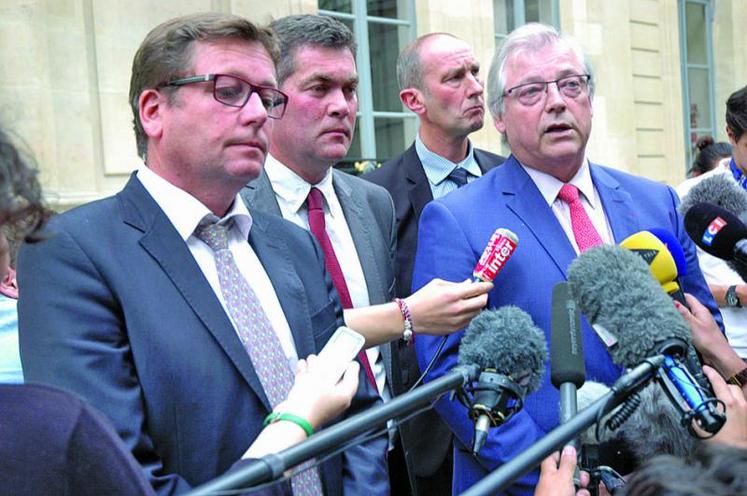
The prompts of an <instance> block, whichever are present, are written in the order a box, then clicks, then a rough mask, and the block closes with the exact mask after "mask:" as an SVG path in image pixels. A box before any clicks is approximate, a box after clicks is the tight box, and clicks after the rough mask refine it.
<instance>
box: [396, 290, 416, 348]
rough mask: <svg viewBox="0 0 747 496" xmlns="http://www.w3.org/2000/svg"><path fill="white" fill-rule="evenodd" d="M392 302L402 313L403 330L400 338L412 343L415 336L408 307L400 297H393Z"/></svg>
mask: <svg viewBox="0 0 747 496" xmlns="http://www.w3.org/2000/svg"><path fill="white" fill-rule="evenodd" d="M394 302H395V303H396V304H397V306H398V307H399V311H400V313H401V314H402V319H403V320H404V321H405V330H404V332H403V333H402V340H403V341H404V342H405V343H407V344H410V343H412V340H413V338H414V337H415V334H414V332H415V331H414V329H413V325H412V314H411V313H410V308H409V307H408V306H407V303H406V302H405V300H403V299H402V298H395V299H394Z"/></svg>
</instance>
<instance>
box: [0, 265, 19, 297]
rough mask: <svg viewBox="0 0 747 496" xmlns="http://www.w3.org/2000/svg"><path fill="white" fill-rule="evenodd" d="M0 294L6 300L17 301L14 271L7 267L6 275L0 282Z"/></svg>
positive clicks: (16, 283) (16, 284)
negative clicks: (6, 298) (5, 297)
mask: <svg viewBox="0 0 747 496" xmlns="http://www.w3.org/2000/svg"><path fill="white" fill-rule="evenodd" d="M0 293H2V294H4V295H5V296H7V297H8V298H13V299H15V300H17V299H18V282H17V281H16V269H14V268H13V267H8V273H7V274H6V275H5V278H3V280H2V281H0Z"/></svg>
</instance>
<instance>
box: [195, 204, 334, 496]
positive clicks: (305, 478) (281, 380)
mask: <svg viewBox="0 0 747 496" xmlns="http://www.w3.org/2000/svg"><path fill="white" fill-rule="evenodd" d="M217 221H218V218H217V217H216V216H215V215H212V214H208V215H206V216H205V218H204V219H203V220H202V221H201V222H200V224H199V225H198V226H197V228H196V229H195V236H197V237H198V238H199V239H201V240H202V241H204V242H205V244H206V245H208V246H209V247H210V248H211V249H212V250H213V257H214V258H215V266H216V268H217V270H218V281H219V283H220V291H221V294H222V295H223V299H224V301H225V303H226V307H227V308H228V313H229V314H230V315H231V318H232V319H233V322H234V325H235V326H236V330H237V331H238V334H239V337H240V338H241V342H242V343H243V344H244V348H246V351H247V353H248V354H249V358H250V359H251V361H252V365H254V370H255V371H256V372H257V377H259V382H260V383H261V384H262V388H263V389H264V391H265V394H266V395H267V399H268V400H269V401H270V405H272V407H273V408H274V407H275V406H276V405H277V404H278V403H280V402H281V401H283V400H284V399H285V398H286V397H287V396H288V392H289V391H290V389H291V386H292V385H293V380H294V376H293V372H292V371H291V368H290V364H289V363H288V358H287V357H286V356H285V353H283V348H282V346H281V345H280V340H279V339H278V336H277V334H275V330H274V329H273V328H272V324H271V323H270V320H269V319H268V318H267V314H265V312H264V310H263V309H262V304H261V303H260V301H259V298H257V295H256V294H255V293H254V291H253V290H252V288H251V286H250V285H249V283H248V282H247V281H246V279H245V278H244V276H243V275H242V274H241V271H240V270H239V267H238V266H237V265H236V260H235V259H234V257H233V253H231V250H230V249H229V248H228V230H229V229H230V227H231V221H229V223H226V224H217ZM307 465H310V463H309V462H307V464H305V465H302V466H301V468H302V469H303V468H305V467H306V466H307ZM291 485H292V487H293V494H294V495H295V496H318V495H320V494H322V483H321V479H320V478H319V471H318V470H317V468H311V469H309V470H305V471H303V472H301V473H299V474H298V475H295V476H293V477H292V478H291Z"/></svg>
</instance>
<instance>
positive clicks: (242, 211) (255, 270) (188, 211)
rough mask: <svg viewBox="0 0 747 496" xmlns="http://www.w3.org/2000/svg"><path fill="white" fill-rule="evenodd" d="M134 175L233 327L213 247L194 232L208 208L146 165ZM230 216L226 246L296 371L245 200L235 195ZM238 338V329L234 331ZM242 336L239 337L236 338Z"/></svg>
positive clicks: (285, 324)
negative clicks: (251, 239) (251, 237)
mask: <svg viewBox="0 0 747 496" xmlns="http://www.w3.org/2000/svg"><path fill="white" fill-rule="evenodd" d="M137 178H138V180H140V182H141V183H142V184H143V186H144V187H145V189H146V191H148V193H149V194H150V195H151V196H152V197H153V199H154V200H155V201H156V203H158V206H159V207H161V210H163V212H164V213H165V214H166V217H168V219H169V221H170V222H171V224H172V225H173V226H174V228H176V230H177V232H178V233H179V235H180V236H181V237H182V239H183V240H184V241H185V242H186V243H187V247H188V248H189V251H190V252H191V253H192V256H193V257H194V258H195V261H196V262H197V265H199V266H200V270H201V271H202V273H203V274H204V275H205V278H206V279H207V281H208V283H210V287H212V288H213V292H214V293H215V296H217V297H218V300H219V301H220V304H221V305H222V306H223V310H224V311H225V312H226V315H228V318H229V319H231V323H232V324H233V326H234V329H236V324H235V322H234V321H233V319H232V318H231V314H230V313H229V311H228V308H227V307H226V302H225V300H224V299H223V294H222V293H221V289H220V282H219V281H218V270H217V268H216V266H215V259H214V258H213V250H212V249H211V248H210V247H209V246H208V245H206V244H205V243H204V242H203V241H202V240H201V239H199V238H198V237H197V236H195V235H194V231H195V228H197V225H198V224H199V223H200V221H201V220H202V219H203V218H204V217H205V215H207V214H210V213H212V212H210V210H209V209H208V208H207V207H206V206H205V205H203V204H202V203H201V202H200V201H199V200H198V199H197V198H195V197H194V196H192V195H190V194H189V193H187V192H186V191H184V190H182V189H179V188H177V187H176V186H174V185H173V184H171V183H169V182H168V181H166V180H165V179H163V178H162V177H160V176H159V175H157V174H156V173H155V172H153V171H152V170H150V169H149V168H148V167H145V166H143V167H141V168H140V169H138V172H137ZM231 218H232V219H233V225H232V226H231V229H229V231H228V248H229V249H230V250H231V253H232V254H233V256H234V259H235V260H236V265H237V266H238V267H239V270H240V271H241V274H242V275H243V276H244V278H245V279H246V282H247V283H248V284H249V286H251V288H252V290H253V291H254V293H255V294H256V295H257V298H258V299H259V301H260V304H261V305H262V308H263V309H264V311H265V314H266V315H267V318H268V319H269V320H270V322H271V323H272V328H273V329H274V330H275V333H276V334H277V336H278V339H279V340H280V345H281V346H282V348H283V353H285V356H286V357H287V358H288V363H289V364H290V365H291V367H292V370H295V364H296V362H297V361H298V355H297V353H296V345H295V344H294V342H293V335H292V334H291V332H290V327H289V326H288V321H287V320H286V318H285V314H284V313H283V308H282V307H281V306H280V301H278V297H277V294H275V289H274V288H273V286H272V283H271V282H270V278H269V277H268V276H267V272H266V271H265V268H264V267H263V266H262V263H261V262H260V261H259V259H258V258H257V254H256V253H254V249H252V246H251V245H250V244H249V242H248V239H249V230H250V229H251V227H252V217H251V215H249V211H248V210H247V209H246V206H245V205H244V202H243V201H242V200H241V198H240V197H239V196H238V195H236V199H235V200H234V202H233V205H232V206H231V208H230V209H229V210H228V212H227V213H226V215H224V216H223V217H222V218H221V221H225V220H227V219H231ZM236 336H237V338H238V331H237V334H236ZM238 339H241V338H238Z"/></svg>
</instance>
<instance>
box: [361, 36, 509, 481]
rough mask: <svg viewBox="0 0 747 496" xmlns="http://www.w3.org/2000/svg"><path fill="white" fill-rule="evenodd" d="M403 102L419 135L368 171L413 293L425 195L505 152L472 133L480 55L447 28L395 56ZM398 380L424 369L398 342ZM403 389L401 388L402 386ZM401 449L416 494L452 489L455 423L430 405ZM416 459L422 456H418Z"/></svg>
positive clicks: (407, 380)
mask: <svg viewBox="0 0 747 496" xmlns="http://www.w3.org/2000/svg"><path fill="white" fill-rule="evenodd" d="M397 78H398V80H399V86H400V94H399V96H400V99H401V100H402V103H403V104H404V105H405V106H406V107H407V108H409V109H410V110H411V111H413V112H414V113H415V114H417V116H418V119H419V121H420V128H419V131H418V135H417V137H416V139H415V143H413V145H412V146H411V147H410V148H408V149H407V151H405V152H404V153H403V154H402V155H400V156H398V157H396V158H394V159H392V160H390V161H389V162H387V163H385V164H384V165H383V166H382V167H381V168H380V169H378V170H375V171H373V172H371V173H370V174H367V175H365V176H364V179H368V180H369V181H371V182H373V183H375V184H378V185H380V186H383V187H384V188H386V189H387V191H389V193H390V194H391V195H392V199H393V200H394V210H395V214H396V217H397V256H396V279H397V284H396V288H395V291H396V294H397V296H399V297H401V298H404V297H406V296H409V295H410V294H411V293H412V288H411V285H412V268H413V265H414V262H415V249H416V246H417V240H418V221H419V220H420V213H421V212H422V211H423V208H424V207H425V205H426V203H428V202H430V201H431V200H433V198H438V197H440V196H443V195H445V194H447V193H449V192H450V191H453V190H454V189H456V188H458V187H459V186H461V185H463V184H465V183H466V182H470V181H472V180H473V179H476V178H478V177H480V176H482V174H483V173H485V172H487V171H488V170H490V169H492V168H493V167H495V166H496V165H498V164H500V163H502V162H503V161H504V158H503V157H501V156H499V155H495V154H493V153H490V152H487V151H484V150H480V149H477V148H474V147H473V146H472V144H471V143H470V141H469V135H470V134H471V133H473V132H474V131H477V130H478V129H480V128H482V126H483V115H484V112H485V109H484V103H483V82H482V79H481V77H480V63H479V62H478V61H477V59H476V58H475V55H474V54H473V53H472V49H471V48H470V47H469V45H467V44H466V43H465V42H464V41H462V40H460V39H458V38H456V37H454V36H452V35H450V34H446V33H432V34H427V35H424V36H421V37H420V38H418V39H416V40H415V41H413V42H412V43H411V44H409V45H408V46H407V47H406V48H405V49H404V50H403V51H402V53H401V54H400V55H399V59H398V60H397ZM398 354H399V359H400V368H401V375H402V378H401V387H402V388H403V390H404V391H406V390H408V389H409V388H410V387H412V385H413V384H414V383H415V381H416V380H417V378H418V376H419V375H420V372H419V369H418V365H417V359H416V358H415V350H414V348H413V347H411V346H403V345H400V346H399V350H398ZM399 392H400V391H398V393H399ZM401 433H402V437H403V438H404V439H405V445H406V446H408V448H407V450H406V452H405V453H404V456H405V457H406V459H407V460H408V462H409V463H408V466H412V467H414V470H413V471H412V472H411V473H410V484H411V486H412V488H413V492H414V493H415V494H423V495H425V494H428V495H438V494H450V493H451V465H452V463H451V431H449V428H448V426H446V424H445V423H444V422H443V421H441V420H440V418H439V417H438V415H437V414H436V413H435V412H433V411H428V412H424V413H423V414H421V415H419V416H417V417H415V418H414V419H412V420H411V421H409V422H407V423H406V424H405V425H403V426H402V428H401ZM414 460H417V463H414Z"/></svg>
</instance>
